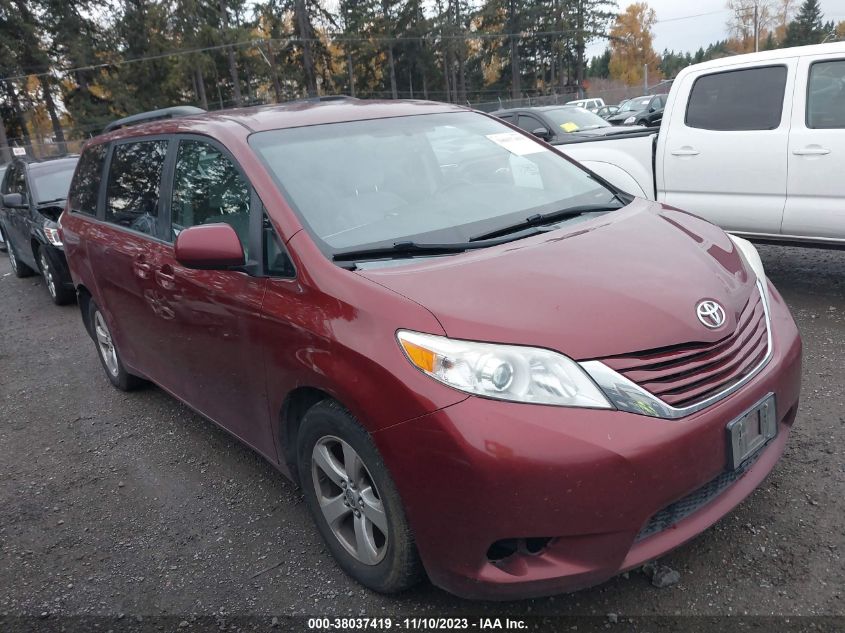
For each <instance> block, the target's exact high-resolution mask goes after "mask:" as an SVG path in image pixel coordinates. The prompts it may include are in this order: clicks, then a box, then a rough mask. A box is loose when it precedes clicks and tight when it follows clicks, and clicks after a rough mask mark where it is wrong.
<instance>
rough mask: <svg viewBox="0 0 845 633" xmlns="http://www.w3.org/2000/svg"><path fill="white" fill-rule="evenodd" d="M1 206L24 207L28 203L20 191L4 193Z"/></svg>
mask: <svg viewBox="0 0 845 633" xmlns="http://www.w3.org/2000/svg"><path fill="white" fill-rule="evenodd" d="M3 206H4V207H8V208H10V209H25V208H26V207H27V206H28V205H27V203H26V198H25V197H24V196H23V195H22V194H20V193H4V194H3Z"/></svg>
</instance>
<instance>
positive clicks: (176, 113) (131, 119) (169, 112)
mask: <svg viewBox="0 0 845 633" xmlns="http://www.w3.org/2000/svg"><path fill="white" fill-rule="evenodd" d="M194 114H205V110H203V109H202V108H197V107H196V106H173V107H172V108H161V109H160V110H150V111H149V112H141V113H140V114H133V115H131V116H127V117H123V118H122V119H117V120H116V121H112V122H111V123H109V124H108V125H107V126H106V127H104V128H103V134H106V133H107V132H113V131H114V130H119V129H120V128H122V127H129V126H130V125H138V124H139V123H147V122H149V121H158V120H160V119H174V118H176V117H180V116H191V115H194Z"/></svg>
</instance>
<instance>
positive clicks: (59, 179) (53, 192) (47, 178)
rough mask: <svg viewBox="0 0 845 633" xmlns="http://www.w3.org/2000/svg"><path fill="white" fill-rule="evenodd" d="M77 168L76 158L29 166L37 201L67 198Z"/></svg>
mask: <svg viewBox="0 0 845 633" xmlns="http://www.w3.org/2000/svg"><path fill="white" fill-rule="evenodd" d="M75 169H76V161H75V160H63V161H61V162H55V163H49V162H47V163H41V164H37V165H32V166H31V167H30V168H29V178H30V181H31V182H32V189H33V197H34V199H35V203H36V204H41V203H42V202H56V201H60V200H65V199H67V193H68V190H69V189H70V181H71V179H72V178H73V171H74V170H75Z"/></svg>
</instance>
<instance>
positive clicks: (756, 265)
mask: <svg viewBox="0 0 845 633" xmlns="http://www.w3.org/2000/svg"><path fill="white" fill-rule="evenodd" d="M728 237H729V238H731V241H732V242H733V243H734V244H735V245H736V247H737V249H739V252H740V253H742V257H743V258H744V259H745V262H746V263H747V264H748V267H749V268H751V270H753V271H754V274H755V275H757V279H759V280H760V286H761V287H762V288H763V295H764V296H763V299H765V301H766V305H767V306H770V305H771V304H772V302H771V301H770V299H771V297H769V282H768V281H767V280H766V271H765V270H764V269H763V261H762V260H761V259H760V253H758V252H757V249H756V248H754V245H753V244H752V243H751V242H749V241H748V240H746V239H743V238H741V237H737V236H736V235H731V234H730V233H728Z"/></svg>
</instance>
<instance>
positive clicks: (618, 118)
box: [607, 110, 643, 123]
mask: <svg viewBox="0 0 845 633" xmlns="http://www.w3.org/2000/svg"><path fill="white" fill-rule="evenodd" d="M642 112H643V111H642V110H628V111H627V112H617V113H616V114H614V115H613V116H609V117H607V121H611V122H616V121H618V122H619V123H621V122H622V121H624V120H625V119H627V118H628V117H631V116H633V117H636V116H639V115H640V114H642Z"/></svg>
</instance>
